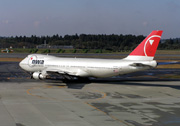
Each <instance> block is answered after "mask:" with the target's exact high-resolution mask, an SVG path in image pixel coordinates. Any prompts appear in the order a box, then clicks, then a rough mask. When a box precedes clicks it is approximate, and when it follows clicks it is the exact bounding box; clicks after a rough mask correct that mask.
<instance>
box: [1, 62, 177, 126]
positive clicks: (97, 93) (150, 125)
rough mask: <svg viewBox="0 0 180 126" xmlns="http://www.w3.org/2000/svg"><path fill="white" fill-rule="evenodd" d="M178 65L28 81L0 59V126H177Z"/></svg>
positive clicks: (13, 67)
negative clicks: (86, 78)
mask: <svg viewBox="0 0 180 126" xmlns="http://www.w3.org/2000/svg"><path fill="white" fill-rule="evenodd" d="M179 73H180V69H153V70H149V71H145V72H138V73H133V74H129V75H124V76H121V77H116V78H106V79H90V81H87V82H66V83H64V82H62V81H61V80H56V81H55V80H47V81H38V80H32V79H30V76H29V74H27V73H26V72H25V71H23V70H21V69H20V68H19V66H18V62H0V126H179V125H180V109H179V108H180V79H179V78H174V79H172V78H168V77H169V76H171V75H173V76H175V75H178V74H179Z"/></svg>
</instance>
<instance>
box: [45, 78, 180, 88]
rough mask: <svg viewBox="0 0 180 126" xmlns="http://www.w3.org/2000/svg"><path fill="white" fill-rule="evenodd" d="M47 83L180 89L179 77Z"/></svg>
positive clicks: (80, 86)
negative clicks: (177, 82) (175, 82)
mask: <svg viewBox="0 0 180 126" xmlns="http://www.w3.org/2000/svg"><path fill="white" fill-rule="evenodd" d="M153 81H154V82H162V83H160V84H159V83H158V84H156V83H150V82H153ZM167 81H169V83H168V84H163V82H167ZM173 81H179V85H177V84H173ZM46 82H47V83H48V84H49V85H53V86H60V85H66V86H67V87H68V88H71V89H82V88H83V87H84V86H86V85H88V84H91V83H96V84H112V85H128V86H131V85H132V86H146V87H147V86H149V87H170V88H174V89H178V90H180V79H152V78H150V79H144V78H142V79H112V78H110V79H93V80H91V79H90V80H87V81H77V80H75V81H65V82H63V81H62V80H56V81H46ZM143 82H144V83H143ZM148 82H149V83H148Z"/></svg>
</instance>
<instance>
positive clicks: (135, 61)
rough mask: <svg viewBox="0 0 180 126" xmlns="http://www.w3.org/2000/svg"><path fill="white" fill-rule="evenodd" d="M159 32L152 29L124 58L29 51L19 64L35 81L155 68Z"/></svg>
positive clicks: (112, 74)
mask: <svg viewBox="0 0 180 126" xmlns="http://www.w3.org/2000/svg"><path fill="white" fill-rule="evenodd" d="M162 33H163V31H162V30H154V31H152V32H151V33H150V34H149V35H148V36H147V37H146V38H145V39H144V40H143V41H142V42H141V43H140V44H139V45H138V46H137V47H136V48H135V49H134V50H133V51H132V52H131V53H130V54H129V55H128V56H127V57H126V58H123V59H92V58H62V57H56V56H51V55H42V54H30V55H28V56H27V57H26V58H25V59H23V60H22V61H21V62H20V63H19V66H20V67H21V68H22V69H24V70H25V71H28V72H30V73H31V77H32V78H33V79H36V80H42V79H48V78H49V76H51V75H53V74H56V75H57V74H58V75H60V76H62V77H63V78H65V79H67V80H73V78H74V77H75V78H78V79H81V78H88V77H95V78H105V77H112V76H118V75H123V74H128V73H132V72H137V71H143V70H147V69H152V68H155V67H157V65H158V63H157V61H156V60H154V56H155V53H156V50H157V47H158V44H159V42H160V39H161V35H162Z"/></svg>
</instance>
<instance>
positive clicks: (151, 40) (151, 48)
mask: <svg viewBox="0 0 180 126" xmlns="http://www.w3.org/2000/svg"><path fill="white" fill-rule="evenodd" d="M162 32H163V31H152V32H151V34H150V35H148V36H147V37H146V38H145V39H144V40H143V41H142V42H141V43H140V44H139V45H138V46H137V47H136V48H135V49H134V50H133V51H132V52H131V54H130V56H148V57H154V55H155V53H156V50H157V47H158V44H159V41H160V39H161V35H162Z"/></svg>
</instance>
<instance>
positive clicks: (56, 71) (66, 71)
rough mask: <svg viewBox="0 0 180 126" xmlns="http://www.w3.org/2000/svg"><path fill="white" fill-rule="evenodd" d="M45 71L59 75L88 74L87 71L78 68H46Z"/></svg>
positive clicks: (82, 75)
mask: <svg viewBox="0 0 180 126" xmlns="http://www.w3.org/2000/svg"><path fill="white" fill-rule="evenodd" d="M45 71H46V73H47V74H60V75H70V76H79V77H85V76H87V75H88V73H87V72H86V71H85V70H83V69H80V68H76V69H72V68H71V69H63V68H58V69H53V68H52V69H51V68H48V69H46V70H45Z"/></svg>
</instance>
